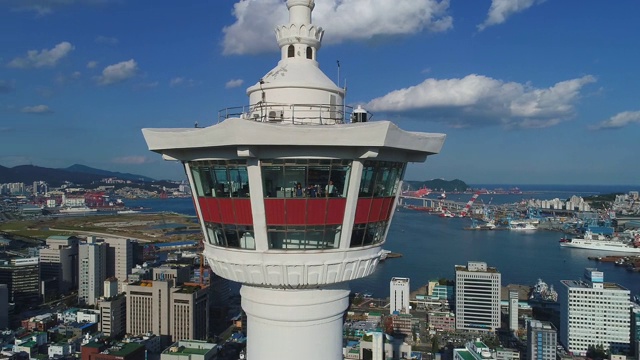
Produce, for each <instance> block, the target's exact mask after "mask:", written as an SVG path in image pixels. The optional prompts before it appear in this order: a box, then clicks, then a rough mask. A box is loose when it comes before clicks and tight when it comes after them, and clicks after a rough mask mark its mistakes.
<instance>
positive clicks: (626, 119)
mask: <svg viewBox="0 0 640 360" xmlns="http://www.w3.org/2000/svg"><path fill="white" fill-rule="evenodd" d="M634 123H635V124H640V111H624V112H621V113H618V114H616V115H614V116H612V117H610V118H609V119H607V120H604V121H602V122H600V124H598V125H594V126H590V127H589V128H590V129H591V130H603V129H619V128H623V127H625V126H627V125H630V124H634Z"/></svg>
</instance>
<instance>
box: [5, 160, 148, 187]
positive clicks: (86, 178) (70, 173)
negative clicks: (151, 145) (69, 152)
mask: <svg viewBox="0 0 640 360" xmlns="http://www.w3.org/2000/svg"><path fill="white" fill-rule="evenodd" d="M105 177H114V178H118V179H121V180H131V181H136V182H153V181H155V180H154V179H152V178H149V177H146V176H142V175H135V174H128V173H120V172H114V171H108V170H101V169H94V168H91V167H89V166H85V165H80V164H74V165H71V166H70V167H67V168H62V169H57V168H47V167H42V166H36V165H18V166H14V167H11V168H10V167H5V166H1V165H0V183H15V182H22V183H27V184H29V183H32V182H34V181H45V182H46V183H48V184H49V185H51V186H60V185H62V184H63V183H64V182H65V181H69V182H72V183H74V184H90V183H92V182H96V181H100V180H101V179H104V178H105Z"/></svg>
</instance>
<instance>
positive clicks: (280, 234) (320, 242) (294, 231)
mask: <svg viewBox="0 0 640 360" xmlns="http://www.w3.org/2000/svg"><path fill="white" fill-rule="evenodd" d="M340 228H341V226H339V225H336V226H307V227H305V226H269V228H268V229H267V236H268V240H269V249H278V250H319V249H336V248H338V247H339V244H340Z"/></svg>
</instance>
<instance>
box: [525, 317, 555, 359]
mask: <svg viewBox="0 0 640 360" xmlns="http://www.w3.org/2000/svg"><path fill="white" fill-rule="evenodd" d="M527 342H528V344H527V359H528V360H556V352H557V351H556V345H557V344H558V332H557V331H556V328H555V326H553V324H552V323H550V322H548V321H539V320H530V321H529V322H528V326H527Z"/></svg>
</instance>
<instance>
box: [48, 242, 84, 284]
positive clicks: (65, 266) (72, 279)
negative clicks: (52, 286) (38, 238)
mask: <svg viewBox="0 0 640 360" xmlns="http://www.w3.org/2000/svg"><path fill="white" fill-rule="evenodd" d="M79 242H80V240H79V239H78V238H77V237H75V236H49V237H48V238H47V240H46V245H47V247H46V248H42V249H40V274H41V277H42V279H43V280H50V279H56V281H57V282H58V292H59V293H60V294H68V293H70V292H71V291H72V290H75V289H77V288H78V274H79V271H78V265H79V261H78V245H79Z"/></svg>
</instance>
